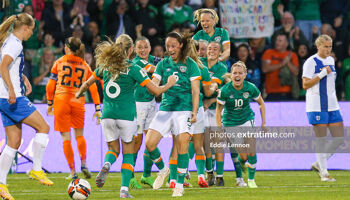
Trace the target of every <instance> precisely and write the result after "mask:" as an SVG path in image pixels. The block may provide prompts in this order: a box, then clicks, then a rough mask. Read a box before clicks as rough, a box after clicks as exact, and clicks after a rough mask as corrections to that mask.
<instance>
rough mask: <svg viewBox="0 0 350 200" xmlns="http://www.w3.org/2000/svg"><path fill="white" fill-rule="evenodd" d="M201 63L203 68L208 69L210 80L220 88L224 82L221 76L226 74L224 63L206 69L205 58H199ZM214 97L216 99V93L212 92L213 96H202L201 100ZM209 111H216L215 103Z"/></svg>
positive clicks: (206, 60) (206, 61)
mask: <svg viewBox="0 0 350 200" xmlns="http://www.w3.org/2000/svg"><path fill="white" fill-rule="evenodd" d="M201 61H202V63H203V64H204V66H206V67H207V68H208V70H209V74H210V78H211V80H212V81H214V82H216V83H217V84H218V86H219V88H221V87H222V86H223V85H224V80H225V78H224V77H223V76H224V75H225V74H226V72H227V67H226V65H225V64H224V63H222V62H217V63H216V64H215V65H213V66H212V67H211V68H209V67H208V59H207V58H201ZM216 97H217V93H216V92H214V94H213V95H212V96H211V97H205V96H204V98H203V100H205V99H211V98H216ZM209 109H210V110H215V109H216V103H213V104H211V106H210V107H209Z"/></svg>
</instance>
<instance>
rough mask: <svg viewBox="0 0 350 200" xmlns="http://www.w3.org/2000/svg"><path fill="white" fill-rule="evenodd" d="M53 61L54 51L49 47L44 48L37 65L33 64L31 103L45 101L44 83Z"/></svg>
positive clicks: (45, 83)
mask: <svg viewBox="0 0 350 200" xmlns="http://www.w3.org/2000/svg"><path fill="white" fill-rule="evenodd" d="M54 62H55V55H54V52H53V51H52V50H51V49H50V48H45V49H44V51H43V56H42V57H41V59H40V63H39V65H37V66H33V69H32V76H33V94H32V95H33V103H46V85H47V83H48V82H49V77H50V71H51V68H52V66H53V64H54Z"/></svg>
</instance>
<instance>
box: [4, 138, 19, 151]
mask: <svg viewBox="0 0 350 200" xmlns="http://www.w3.org/2000/svg"><path fill="white" fill-rule="evenodd" d="M20 145H21V138H12V139H11V140H10V139H9V140H7V146H9V147H11V148H13V149H19V146H20Z"/></svg>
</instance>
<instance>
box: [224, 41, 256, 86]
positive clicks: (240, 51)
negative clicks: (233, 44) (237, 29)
mask: <svg viewBox="0 0 350 200" xmlns="http://www.w3.org/2000/svg"><path fill="white" fill-rule="evenodd" d="M236 58H237V60H236V62H237V61H242V62H244V64H245V65H246V67H247V76H246V80H247V81H249V82H251V83H254V85H255V86H256V87H257V88H259V89H260V85H261V71H260V69H259V67H258V65H257V64H256V62H254V61H253V60H252V58H251V57H250V47H249V46H248V44H246V43H242V44H240V45H238V47H237V53H236ZM231 67H232V66H230V67H229V68H230V69H229V70H228V71H231Z"/></svg>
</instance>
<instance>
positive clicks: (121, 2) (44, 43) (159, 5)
mask: <svg viewBox="0 0 350 200" xmlns="http://www.w3.org/2000/svg"><path fill="white" fill-rule="evenodd" d="M2 2H5V3H6V5H5V6H2V10H1V12H0V14H1V15H0V16H1V17H2V20H5V19H6V17H7V16H11V15H12V14H18V13H21V12H26V13H28V14H30V15H32V16H33V17H35V29H34V34H33V35H32V36H31V38H30V39H29V40H28V41H26V42H24V55H25V66H26V67H25V74H26V75H27V77H28V79H29V80H30V81H31V83H32V85H33V93H32V94H31V96H30V99H31V100H32V101H33V102H35V103H46V94H45V93H46V91H45V87H46V85H47V83H48V80H49V75H50V71H51V68H52V66H53V63H54V61H55V60H56V59H57V58H59V57H61V56H62V55H63V47H64V44H65V39H66V38H68V37H70V36H74V37H78V38H80V39H81V40H82V41H83V43H84V44H85V46H86V50H87V51H86V54H85V59H86V61H87V63H88V64H89V65H90V66H91V68H92V70H94V69H95V61H94V56H93V51H94V49H95V47H96V45H97V44H98V43H99V42H100V41H103V40H105V39H106V36H108V37H110V38H112V39H114V38H117V37H118V36H119V35H121V34H123V33H125V34H128V35H130V36H131V37H132V39H136V38H138V37H140V36H145V37H147V38H148V39H149V40H150V42H151V46H152V55H154V56H157V57H161V58H163V57H164V56H165V54H166V53H165V48H164V38H165V35H166V34H167V33H168V32H170V31H173V30H176V31H178V32H182V33H184V32H193V33H195V32H197V31H198V30H199V29H200V28H201V27H200V26H198V24H197V22H194V21H193V12H194V11H195V10H196V9H199V8H212V9H214V10H216V11H217V12H218V13H219V14H220V9H219V5H218V4H219V3H218V1H217V0H170V1H169V0H12V1H2ZM272 7H273V8H272V9H273V15H274V18H275V27H274V33H273V35H272V36H271V37H270V38H246V39H239V40H238V39H234V38H231V39H230V40H231V43H230V45H231V51H230V52H231V55H230V57H229V59H228V60H226V61H225V62H226V64H227V68H228V71H230V66H231V65H232V64H233V63H234V62H236V61H239V60H240V61H243V62H244V63H246V65H247V68H248V75H247V80H248V81H251V82H252V83H254V84H255V85H256V86H257V87H258V88H259V89H260V90H261V92H262V94H263V97H264V99H265V100H267V101H283V100H304V99H305V90H303V88H302V83H301V80H302V78H301V76H302V73H301V72H302V67H303V63H304V62H305V60H306V59H307V58H308V57H309V56H310V55H312V54H314V53H315V52H316V47H315V46H314V45H313V44H314V41H315V39H316V38H317V37H318V36H319V35H320V34H326V35H329V36H330V37H331V38H332V39H333V52H332V56H333V57H334V58H335V61H336V72H337V81H336V91H337V97H338V99H339V100H350V76H349V75H350V34H349V33H350V31H349V30H350V24H349V19H350V1H348V0H275V2H274V3H273V5H272ZM218 26H220V23H219V24H218ZM223 28H225V27H223ZM286 65H293V66H295V67H296V68H295V69H296V70H293V71H290V70H284V69H288V68H287V67H283V66H286ZM98 87H99V92H100V94H101V95H102V90H101V84H99V83H98ZM86 98H87V99H90V102H92V100H91V97H89V96H87V97H86Z"/></svg>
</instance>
